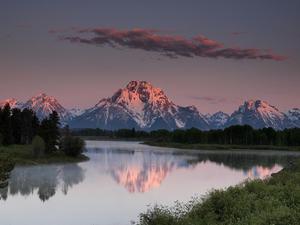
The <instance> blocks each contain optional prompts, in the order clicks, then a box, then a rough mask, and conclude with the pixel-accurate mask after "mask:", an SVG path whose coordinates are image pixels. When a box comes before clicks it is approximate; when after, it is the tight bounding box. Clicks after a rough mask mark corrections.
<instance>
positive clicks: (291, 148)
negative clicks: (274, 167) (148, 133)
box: [143, 141, 300, 151]
mask: <svg viewBox="0 0 300 225" xmlns="http://www.w3.org/2000/svg"><path fill="white" fill-rule="evenodd" d="M143 144H146V145H150V146H158V147H167V148H179V149H193V150H242V149H251V150H278V151H300V146H273V145H219V144H182V143H175V142H154V141H146V142H144V143H143Z"/></svg>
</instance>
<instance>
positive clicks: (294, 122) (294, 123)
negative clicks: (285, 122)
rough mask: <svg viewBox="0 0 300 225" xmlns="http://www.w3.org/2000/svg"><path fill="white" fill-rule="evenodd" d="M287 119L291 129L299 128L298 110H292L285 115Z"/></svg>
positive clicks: (299, 111) (299, 116)
mask: <svg viewBox="0 0 300 225" xmlns="http://www.w3.org/2000/svg"><path fill="white" fill-rule="evenodd" d="M286 115H287V117H288V119H289V120H290V121H291V127H300V109H299V108H293V109H290V110H289V111H288V112H287V113H286Z"/></svg>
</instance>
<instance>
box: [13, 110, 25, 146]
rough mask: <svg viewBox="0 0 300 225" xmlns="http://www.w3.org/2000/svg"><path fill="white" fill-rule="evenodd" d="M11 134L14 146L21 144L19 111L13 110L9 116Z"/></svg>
mask: <svg viewBox="0 0 300 225" xmlns="http://www.w3.org/2000/svg"><path fill="white" fill-rule="evenodd" d="M11 124H12V134H13V138H14V143H15V144H21V136H22V132H21V131H22V112H21V110H20V109H13V110H12V115H11Z"/></svg>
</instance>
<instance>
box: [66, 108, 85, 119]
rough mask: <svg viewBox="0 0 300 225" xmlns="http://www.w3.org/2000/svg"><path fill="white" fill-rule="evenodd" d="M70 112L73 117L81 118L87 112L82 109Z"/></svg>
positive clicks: (73, 109)
mask: <svg viewBox="0 0 300 225" xmlns="http://www.w3.org/2000/svg"><path fill="white" fill-rule="evenodd" d="M69 112H70V113H71V114H72V117H73V118H74V117H76V116H80V115H82V114H83V113H84V112H85V109H80V108H72V109H69Z"/></svg>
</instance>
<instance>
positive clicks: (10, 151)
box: [0, 145, 88, 165]
mask: <svg viewBox="0 0 300 225" xmlns="http://www.w3.org/2000/svg"><path fill="white" fill-rule="evenodd" d="M5 158H10V159H11V160H13V161H14V162H15V163H16V164H31V165H35V164H51V163H76V162H82V161H86V160H88V157H86V156H84V155H80V156H79V157H76V158H75V157H70V156H66V155H65V154H64V153H63V152H59V151H57V152H55V153H52V154H49V155H45V156H44V157H40V158H35V157H33V154H32V147H31V145H11V146H0V160H1V159H5Z"/></svg>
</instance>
